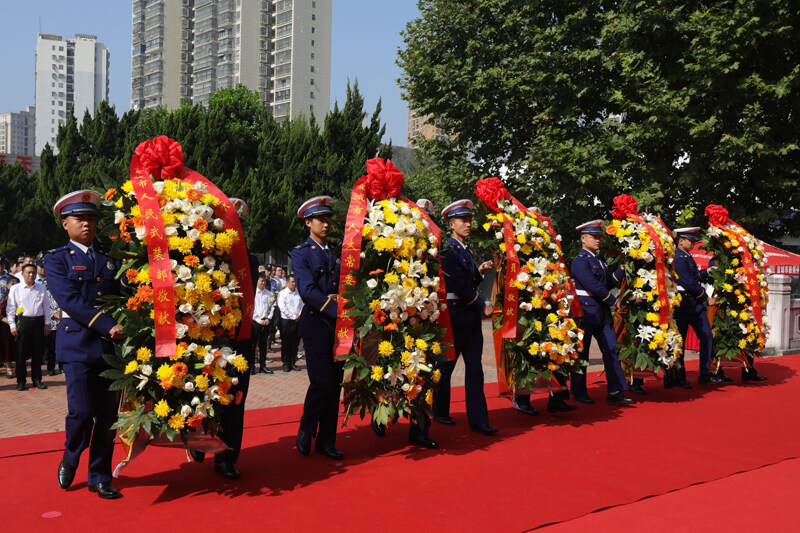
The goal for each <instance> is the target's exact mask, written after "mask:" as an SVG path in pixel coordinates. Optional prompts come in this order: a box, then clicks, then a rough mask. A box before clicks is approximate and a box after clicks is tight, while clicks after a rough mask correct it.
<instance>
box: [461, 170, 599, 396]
mask: <svg viewBox="0 0 800 533" xmlns="http://www.w3.org/2000/svg"><path fill="white" fill-rule="evenodd" d="M475 194H476V196H477V197H478V199H480V200H481V202H482V203H483V206H484V207H483V208H480V209H479V210H478V216H477V223H478V226H479V228H480V229H481V230H482V231H483V232H482V233H481V232H480V230H479V232H478V233H479V235H478V239H479V240H481V241H482V242H481V244H480V246H481V247H482V248H484V249H488V250H490V251H492V253H493V255H494V262H495V267H496V268H497V278H496V281H495V289H494V296H493V297H494V320H493V322H492V326H493V328H494V342H495V357H496V360H497V367H498V382H499V384H500V388H501V391H500V392H501V394H503V395H513V394H517V393H522V392H528V391H531V390H532V389H533V388H534V387H536V386H539V387H541V386H547V387H552V388H553V389H554V390H560V389H561V384H560V383H559V381H558V380H557V379H556V376H557V375H560V376H562V377H563V378H566V377H567V376H568V375H569V372H570V370H571V369H572V368H573V365H578V366H577V368H576V369H578V368H581V367H580V366H579V365H580V363H579V362H578V352H579V351H580V350H581V349H582V348H583V331H582V330H580V329H579V328H578V327H577V325H576V324H575V321H574V320H573V318H571V317H570V309H571V307H573V302H575V301H576V298H575V292H574V286H573V284H572V280H571V279H570V277H569V273H568V272H567V267H566V264H565V263H564V258H563V254H562V251H561V238H560V237H559V236H558V235H557V234H556V232H555V231H554V229H553V227H552V224H550V222H549V219H547V218H546V217H543V216H541V215H539V214H537V213H535V212H533V211H530V210H528V209H527V208H525V207H524V206H523V205H522V204H521V203H520V202H519V201H517V199H516V198H514V197H513V196H512V195H511V194H510V193H509V192H508V191H507V190H506V188H505V185H503V182H502V181H501V180H500V179H499V178H486V179H482V180H479V181H478V183H477V184H476V189H475ZM575 307H576V309H575V312H576V313H578V314H577V315H575V316H580V314H579V313H580V306H575ZM562 381H563V380H562ZM537 382H538V383H537Z"/></svg>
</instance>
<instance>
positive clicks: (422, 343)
mask: <svg viewBox="0 0 800 533" xmlns="http://www.w3.org/2000/svg"><path fill="white" fill-rule="evenodd" d="M415 344H416V345H417V348H419V349H420V350H422V351H425V350H427V349H428V343H427V342H425V341H424V340H422V339H417V342H416V343H415Z"/></svg>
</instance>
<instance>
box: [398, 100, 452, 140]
mask: <svg viewBox="0 0 800 533" xmlns="http://www.w3.org/2000/svg"><path fill="white" fill-rule="evenodd" d="M431 122H433V123H432V124H431ZM420 138H421V139H445V138H447V134H446V133H445V132H443V131H442V130H441V129H439V127H438V126H437V125H436V121H435V120H434V121H431V115H417V114H416V113H415V112H414V110H413V109H411V106H409V107H408V146H410V147H412V148H413V147H415V146H416V145H417V140H418V139H420Z"/></svg>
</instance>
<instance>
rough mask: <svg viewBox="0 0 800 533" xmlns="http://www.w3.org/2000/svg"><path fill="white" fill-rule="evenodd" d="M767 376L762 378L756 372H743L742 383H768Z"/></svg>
mask: <svg viewBox="0 0 800 533" xmlns="http://www.w3.org/2000/svg"><path fill="white" fill-rule="evenodd" d="M766 380H767V376H760V375H759V374H758V372H756V371H755V370H750V371H745V370H742V381H766Z"/></svg>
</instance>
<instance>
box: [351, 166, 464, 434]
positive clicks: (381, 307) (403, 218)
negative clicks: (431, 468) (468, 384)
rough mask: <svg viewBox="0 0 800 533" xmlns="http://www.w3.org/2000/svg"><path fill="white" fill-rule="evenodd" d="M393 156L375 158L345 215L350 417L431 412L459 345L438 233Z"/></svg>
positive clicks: (383, 418)
mask: <svg viewBox="0 0 800 533" xmlns="http://www.w3.org/2000/svg"><path fill="white" fill-rule="evenodd" d="M402 184H403V174H402V173H401V172H400V171H399V170H397V168H395V167H394V165H392V163H391V161H384V160H383V159H380V158H375V159H371V160H369V161H367V175H365V176H363V177H362V178H361V179H359V180H358V181H357V182H356V184H355V186H354V187H353V192H352V196H351V201H350V206H349V209H348V214H347V223H346V229H345V237H344V244H343V245H342V268H341V273H340V276H341V278H340V287H341V295H340V298H339V308H338V316H337V322H336V332H337V334H336V345H335V354H336V357H337V358H338V359H340V360H344V361H345V369H347V370H349V371H350V372H351V378H350V380H349V381H347V382H345V383H344V384H343V388H344V408H345V422H346V421H347V419H348V418H349V417H350V416H352V415H353V414H355V413H359V415H360V416H361V417H362V418H363V417H364V416H365V415H366V413H367V412H369V413H371V415H372V417H373V420H374V421H375V422H376V423H378V424H382V425H387V424H388V423H389V422H392V423H394V422H396V421H397V420H398V419H399V418H400V417H409V418H411V419H413V420H415V421H417V420H419V418H418V417H419V416H420V415H422V414H427V415H430V405H431V403H432V401H433V390H434V387H435V384H436V383H437V382H438V381H439V376H440V372H439V371H438V370H434V363H435V362H436V361H439V360H445V358H446V356H445V353H446V352H448V351H451V350H452V341H448V340H447V339H448V335H449V320H448V319H447V315H446V299H445V297H444V289H443V285H442V281H441V266H440V264H439V259H438V257H439V255H438V252H439V241H440V232H439V229H438V228H437V227H436V225H435V224H433V222H432V221H431V220H430V217H428V215H427V213H425V211H423V210H422V209H420V208H419V207H418V206H417V205H416V204H414V203H413V202H411V201H410V200H409V199H408V198H406V197H405V196H403V195H402V194H401V193H400V189H401V187H402Z"/></svg>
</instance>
